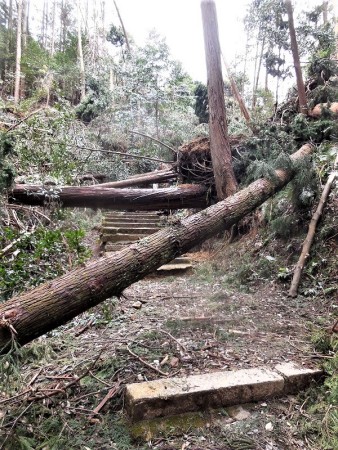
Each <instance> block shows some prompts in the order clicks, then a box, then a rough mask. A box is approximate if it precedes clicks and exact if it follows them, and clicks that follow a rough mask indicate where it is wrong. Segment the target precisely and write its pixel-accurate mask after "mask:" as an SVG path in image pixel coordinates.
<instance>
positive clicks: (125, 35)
mask: <svg viewBox="0 0 338 450" xmlns="http://www.w3.org/2000/svg"><path fill="white" fill-rule="evenodd" d="M113 1H114V5H115V9H116V12H117V15H118V17H119V21H120V24H121V27H122V30H123V34H124V37H125V40H126V46H127V49H128V53H130V45H129V39H128V35H127V32H126V29H125V27H124V23H123V20H122V17H121V14H120V11H119V8H118V6H117V3H116V1H115V0H113Z"/></svg>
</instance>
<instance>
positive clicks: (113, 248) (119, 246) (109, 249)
mask: <svg viewBox="0 0 338 450" xmlns="http://www.w3.org/2000/svg"><path fill="white" fill-rule="evenodd" d="M131 244H135V241H121V242H118V243H115V244H114V243H113V242H107V245H106V250H105V255H107V256H110V255H111V254H113V253H114V252H119V251H120V250H123V249H124V248H126V247H129V245H131Z"/></svg>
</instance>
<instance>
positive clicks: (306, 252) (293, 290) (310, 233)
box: [288, 155, 338, 297]
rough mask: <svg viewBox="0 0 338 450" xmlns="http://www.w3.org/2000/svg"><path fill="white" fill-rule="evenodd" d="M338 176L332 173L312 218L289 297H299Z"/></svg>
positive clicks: (336, 173)
mask: <svg viewBox="0 0 338 450" xmlns="http://www.w3.org/2000/svg"><path fill="white" fill-rule="evenodd" d="M337 161H338V155H337V160H336V162H335V166H336V163H337ZM337 176H338V172H337V171H334V172H332V173H331V175H330V176H329V178H328V180H327V182H326V184H325V187H324V189H323V192H322V195H321V197H320V201H319V203H318V206H317V209H316V211H315V213H314V215H313V216H312V219H311V222H310V225H309V231H308V233H307V236H306V238H305V241H304V243H303V248H302V252H301V254H300V257H299V260H298V262H297V264H296V267H295V270H294V273H293V278H292V282H291V286H290V290H289V293H288V295H289V297H297V293H298V286H299V283H300V279H301V276H302V272H303V269H304V266H305V264H306V261H307V260H308V258H309V256H310V249H311V245H312V242H313V239H314V236H315V233H316V227H317V223H318V221H319V219H320V217H321V215H322V212H323V208H324V205H325V203H326V200H327V198H328V196H329V193H330V190H331V187H332V184H333V182H334V180H335V179H336V177H337Z"/></svg>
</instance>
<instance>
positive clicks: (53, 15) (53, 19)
mask: <svg viewBox="0 0 338 450" xmlns="http://www.w3.org/2000/svg"><path fill="white" fill-rule="evenodd" d="M55 10H56V0H53V4H52V32H51V43H50V55H51V56H54V53H55Z"/></svg>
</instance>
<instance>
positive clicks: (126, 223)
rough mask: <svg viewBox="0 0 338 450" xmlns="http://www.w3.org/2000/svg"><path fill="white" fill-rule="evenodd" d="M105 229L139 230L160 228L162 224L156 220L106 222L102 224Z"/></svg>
mask: <svg viewBox="0 0 338 450" xmlns="http://www.w3.org/2000/svg"><path fill="white" fill-rule="evenodd" d="M102 226H103V227H118V226H120V227H129V228H138V227H141V228H142V227H158V228H160V226H161V223H160V222H155V221H154V220H142V221H141V220H134V221H132V222H131V221H129V220H104V221H103V222H102Z"/></svg>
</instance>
